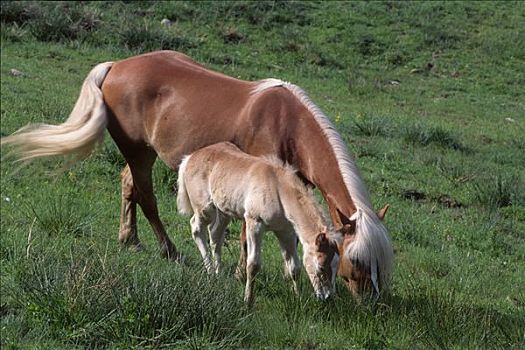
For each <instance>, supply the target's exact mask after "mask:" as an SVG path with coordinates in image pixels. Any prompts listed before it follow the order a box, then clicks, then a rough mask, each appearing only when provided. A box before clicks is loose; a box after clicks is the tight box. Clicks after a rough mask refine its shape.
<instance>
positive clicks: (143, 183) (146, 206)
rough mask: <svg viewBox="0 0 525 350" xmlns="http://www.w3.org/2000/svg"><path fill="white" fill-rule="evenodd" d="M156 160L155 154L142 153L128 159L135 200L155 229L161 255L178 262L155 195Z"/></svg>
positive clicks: (175, 250)
mask: <svg viewBox="0 0 525 350" xmlns="http://www.w3.org/2000/svg"><path fill="white" fill-rule="evenodd" d="M155 159H156V154H155V153H154V152H142V153H140V154H136V155H135V156H134V157H133V158H131V159H126V160H127V161H128V165H129V168H130V170H131V174H132V176H133V189H132V191H133V199H136V201H137V202H138V204H139V205H140V207H141V209H142V212H143V213H144V216H146V219H148V221H149V223H150V225H151V227H152V228H153V232H155V235H156V236H157V240H158V242H159V244H160V251H161V255H162V256H163V257H166V258H169V259H174V260H178V259H180V255H179V254H178V253H177V249H176V248H175V245H174V244H173V243H172V242H171V240H170V239H169V237H168V234H167V233H166V230H165V229H164V225H163V224H162V222H161V221H160V217H159V211H158V208H157V200H156V199H155V195H154V194H153V181H152V176H151V171H152V168H153V163H155ZM124 204H126V203H124ZM124 204H123V205H124ZM131 205H132V204H131ZM130 213H131V214H132V213H133V210H131V211H130ZM130 222H133V220H130ZM135 236H136V231H135Z"/></svg>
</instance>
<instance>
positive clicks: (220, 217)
mask: <svg viewBox="0 0 525 350" xmlns="http://www.w3.org/2000/svg"><path fill="white" fill-rule="evenodd" d="M229 223H230V217H229V216H227V215H224V214H222V213H221V212H219V211H216V215H215V220H214V222H213V223H212V224H211V225H210V245H211V252H212V254H213V263H214V268H215V273H219V271H220V269H221V250H222V245H223V243H224V236H225V235H226V227H227V226H228V224H229Z"/></svg>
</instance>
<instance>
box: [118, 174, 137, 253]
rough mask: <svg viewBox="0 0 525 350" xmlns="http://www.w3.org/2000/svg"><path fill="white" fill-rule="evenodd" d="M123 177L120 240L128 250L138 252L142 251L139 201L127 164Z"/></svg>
mask: <svg viewBox="0 0 525 350" xmlns="http://www.w3.org/2000/svg"><path fill="white" fill-rule="evenodd" d="M120 175H121V188H122V206H121V210H120V230H119V235H118V239H119V241H120V242H121V243H123V244H125V245H126V246H127V247H128V249H130V250H133V251H138V250H141V249H142V245H141V243H140V240H139V237H138V234H137V200H136V198H134V192H135V191H134V188H133V176H132V175H131V170H130V169H129V165H127V164H126V167H125V168H124V170H122V173H121V174H120Z"/></svg>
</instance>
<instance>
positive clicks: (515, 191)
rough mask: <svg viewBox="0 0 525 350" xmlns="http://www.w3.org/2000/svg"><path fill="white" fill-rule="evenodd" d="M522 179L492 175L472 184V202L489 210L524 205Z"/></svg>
mask: <svg viewBox="0 0 525 350" xmlns="http://www.w3.org/2000/svg"><path fill="white" fill-rule="evenodd" d="M524 191H525V186H524V183H523V178H520V177H519V176H513V175H500V174H498V175H494V176H491V177H489V178H484V179H480V180H479V181H478V182H476V183H475V184H473V195H474V200H475V201H476V202H477V203H479V204H481V205H484V206H487V207H489V208H492V209H495V208H504V207H509V206H512V205H525V195H524V194H523V193H524Z"/></svg>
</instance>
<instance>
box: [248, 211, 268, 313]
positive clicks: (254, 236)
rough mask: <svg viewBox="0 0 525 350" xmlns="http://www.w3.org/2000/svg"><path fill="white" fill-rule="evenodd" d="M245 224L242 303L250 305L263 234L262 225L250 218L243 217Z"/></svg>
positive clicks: (253, 296) (259, 265)
mask: <svg viewBox="0 0 525 350" xmlns="http://www.w3.org/2000/svg"><path fill="white" fill-rule="evenodd" d="M245 222H246V243H247V248H248V249H247V251H248V256H247V260H246V262H247V264H246V288H245V290H244V301H245V302H246V303H247V304H249V305H252V304H253V301H254V300H255V295H254V292H253V289H254V282H255V275H256V274H257V272H259V270H260V269H261V242H262V234H263V225H262V223H261V222H260V221H259V220H257V219H255V218H250V217H245Z"/></svg>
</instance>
